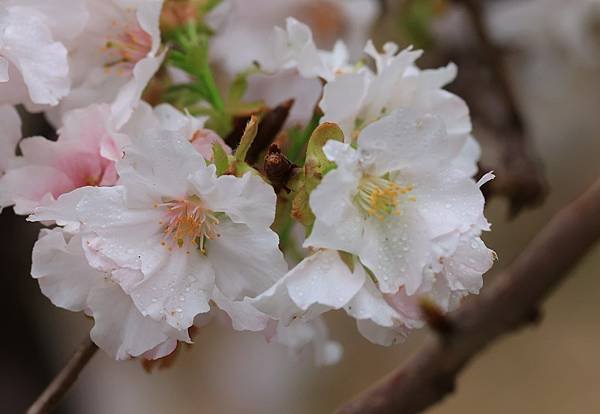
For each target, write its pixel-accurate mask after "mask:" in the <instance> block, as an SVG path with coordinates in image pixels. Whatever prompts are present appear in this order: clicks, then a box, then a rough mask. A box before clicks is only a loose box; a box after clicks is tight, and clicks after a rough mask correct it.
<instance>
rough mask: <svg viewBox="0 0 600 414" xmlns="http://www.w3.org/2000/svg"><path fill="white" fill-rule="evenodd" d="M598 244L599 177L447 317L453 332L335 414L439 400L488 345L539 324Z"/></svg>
mask: <svg viewBox="0 0 600 414" xmlns="http://www.w3.org/2000/svg"><path fill="white" fill-rule="evenodd" d="M599 239H600V179H598V180H597V181H596V183H595V184H594V185H593V186H592V187H591V188H590V189H589V190H588V191H587V192H586V193H584V194H583V195H582V196H581V197H580V198H579V199H577V200H576V201H574V202H573V203H572V204H570V205H569V206H567V207H565V208H564V209H563V210H562V211H560V212H559V213H558V214H557V215H556V216H555V217H554V218H553V219H552V220H551V221H550V223H549V224H548V225H547V226H546V227H545V228H544V229H543V230H542V231H541V232H540V233H539V235H538V236H537V237H536V238H535V239H534V240H533V241H532V242H531V243H530V244H529V246H528V247H527V248H526V249H525V250H524V251H523V253H522V254H521V255H520V256H519V257H518V258H517V259H516V260H515V262H514V263H513V264H512V265H511V266H510V267H509V268H508V269H507V270H506V271H504V272H503V273H501V274H499V275H498V276H497V278H496V279H495V283H494V284H493V285H492V286H491V287H490V288H489V289H487V290H484V292H483V293H482V294H481V295H480V296H479V297H477V298H474V300H472V301H470V302H467V303H465V304H464V305H463V306H462V307H460V308H459V309H458V310H457V311H456V312H453V313H451V314H450V315H448V323H449V324H450V325H451V326H452V327H453V330H452V332H451V333H450V334H448V335H445V336H444V338H443V339H442V338H441V337H440V336H434V337H432V338H430V339H429V340H428V341H427V342H426V343H425V345H424V346H423V347H422V348H421V349H420V350H419V351H418V352H417V353H416V354H415V355H413V356H412V358H410V359H409V360H408V361H407V363H406V364H405V365H404V366H403V367H400V368H399V369H397V370H396V371H394V372H392V373H391V374H390V375H389V376H388V377H387V378H385V379H383V380H382V381H381V382H380V383H379V384H376V385H374V386H373V387H372V388H371V389H369V390H367V391H366V392H364V393H363V394H362V395H360V396H359V397H358V398H356V399H355V400H354V401H352V402H350V403H348V404H347V405H345V406H344V407H342V408H341V409H340V410H339V412H338V413H339V414H358V413H360V414H385V413H402V414H411V413H417V412H421V411H423V410H424V409H426V408H427V407H429V406H431V405H433V404H435V403H436V402H438V401H440V400H441V399H443V398H444V397H445V396H446V395H447V394H448V393H450V392H452V391H453V390H454V385H455V379H456V376H457V375H458V373H459V372H460V371H461V370H462V368H463V367H464V366H465V364H467V362H469V361H470V360H471V359H472V358H473V357H474V356H475V355H477V354H478V353H479V352H480V351H481V350H482V349H483V348H484V347H485V346H487V345H489V344H490V343H491V342H492V341H494V340H495V339H497V338H498V337H500V336H501V335H503V334H506V333H509V332H512V331H513V330H516V329H517V328H519V327H521V326H523V325H525V324H527V323H531V322H534V321H536V320H537V318H538V315H539V306H540V303H541V302H542V300H543V299H544V298H545V297H546V296H548V295H549V294H550V292H551V291H552V290H553V289H554V288H555V287H556V286H557V285H558V284H559V282H560V281H561V280H562V279H564V278H566V277H567V276H568V271H569V270H570V269H571V268H572V267H573V266H574V265H575V264H576V263H577V262H578V261H579V260H580V259H581V258H582V257H583V256H584V255H585V254H586V253H587V251H588V250H590V248H591V247H592V246H593V245H594V244H595V243H596V242H598V240H599Z"/></svg>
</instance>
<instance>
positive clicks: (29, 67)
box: [0, 5, 70, 105]
mask: <svg viewBox="0 0 600 414" xmlns="http://www.w3.org/2000/svg"><path fill="white" fill-rule="evenodd" d="M0 26H3V30H2V37H1V39H0V44H1V45H2V46H0V53H2V55H3V56H4V57H5V58H7V59H8V60H9V61H11V62H12V64H13V65H15V67H16V68H18V70H19V72H20V73H21V75H22V77H23V80H24V81H25V84H26V85H27V89H28V91H29V96H30V98H31V100H32V101H33V102H34V103H38V104H49V105H56V104H57V103H58V101H59V99H60V98H62V97H64V96H65V95H67V93H68V92H69V88H70V79H69V66H68V62H67V49H66V48H65V46H64V45H63V44H62V43H59V42H55V41H54V40H53V37H52V33H51V31H50V29H49V27H48V25H47V19H46V16H44V15H43V14H42V13H40V12H39V11H37V10H36V9H34V8H30V7H21V6H17V5H15V6H10V7H7V8H6V9H5V10H3V11H2V13H0ZM12 81H16V79H13V80H11V81H9V82H12ZM0 99H1V98H0ZM7 103H19V102H7Z"/></svg>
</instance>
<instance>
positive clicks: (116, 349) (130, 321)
mask: <svg viewBox="0 0 600 414" xmlns="http://www.w3.org/2000/svg"><path fill="white" fill-rule="evenodd" d="M31 274H32V276H33V277H34V278H35V279H37V280H38V281H39V284H40V288H41V290H42V292H43V293H44V295H46V296H47V297H48V298H49V299H50V300H51V301H52V303H53V304H54V305H56V306H59V307H61V308H65V309H68V310H71V311H85V313H86V314H88V315H90V316H91V317H92V318H94V322H95V323H94V327H93V328H92V330H91V332H90V336H91V338H92V340H93V341H94V342H95V343H96V344H97V345H98V346H99V347H100V348H102V349H103V350H104V351H106V352H107V353H108V354H109V355H110V356H111V357H113V358H115V359H127V358H129V357H137V356H141V355H145V356H149V355H152V357H153V358H160V357H163V356H165V355H168V354H169V353H171V352H172V351H173V350H174V349H175V345H176V344H177V341H178V340H181V341H190V338H189V336H188V334H187V331H185V330H182V331H177V330H175V329H173V328H172V327H170V326H168V325H167V324H166V323H164V322H160V321H155V320H153V319H151V318H149V317H145V316H143V315H142V314H141V313H140V311H139V310H138V309H137V308H136V307H135V305H134V303H133V301H132V300H131V297H130V296H128V295H127V294H126V293H125V292H124V291H123V289H122V288H121V287H119V285H118V284H117V283H115V282H114V281H113V280H112V278H111V274H110V272H102V271H98V270H95V269H93V268H92V267H90V265H89V264H88V262H87V260H86V257H85V255H84V251H83V249H82V245H81V237H80V236H78V235H75V236H72V235H69V234H68V233H65V232H64V231H62V230H61V229H60V228H56V229H54V230H43V231H42V233H41V235H40V239H39V240H38V241H37V242H36V244H35V246H34V248H33V264H32V270H31Z"/></svg>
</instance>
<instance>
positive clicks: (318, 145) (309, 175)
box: [288, 122, 344, 230]
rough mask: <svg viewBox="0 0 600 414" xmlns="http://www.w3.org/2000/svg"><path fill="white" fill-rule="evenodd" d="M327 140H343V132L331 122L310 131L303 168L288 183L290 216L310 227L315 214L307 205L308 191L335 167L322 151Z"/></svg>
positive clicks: (308, 228) (310, 191)
mask: <svg viewBox="0 0 600 414" xmlns="http://www.w3.org/2000/svg"><path fill="white" fill-rule="evenodd" d="M329 140H335V141H340V142H343V141H344V133H343V132H342V130H341V129H340V127H339V126H337V125H336V124H333V123H329V122H326V123H323V124H321V125H319V126H318V127H317V128H316V129H315V130H314V132H313V133H312V135H311V137H310V139H309V141H308V145H307V149H306V161H305V163H304V168H303V170H302V172H301V173H300V174H298V176H297V177H295V179H294V180H292V181H291V182H290V183H289V184H288V185H289V186H290V188H292V189H293V190H295V193H296V194H295V196H294V200H293V201H292V216H293V217H294V218H295V219H296V220H298V221H299V222H300V223H302V224H304V225H305V226H306V227H307V230H310V228H312V225H313V223H314V221H315V216H314V214H313V212H312V211H311V209H310V206H309V198H310V193H312V191H313V190H314V189H315V188H316V187H317V185H319V183H320V182H321V180H322V178H323V176H324V175H325V174H327V173H328V172H329V171H331V170H332V169H334V168H336V165H335V163H334V162H332V161H329V160H328V159H327V157H326V156H325V153H324V152H323V146H324V145H325V143H326V142H327V141H329Z"/></svg>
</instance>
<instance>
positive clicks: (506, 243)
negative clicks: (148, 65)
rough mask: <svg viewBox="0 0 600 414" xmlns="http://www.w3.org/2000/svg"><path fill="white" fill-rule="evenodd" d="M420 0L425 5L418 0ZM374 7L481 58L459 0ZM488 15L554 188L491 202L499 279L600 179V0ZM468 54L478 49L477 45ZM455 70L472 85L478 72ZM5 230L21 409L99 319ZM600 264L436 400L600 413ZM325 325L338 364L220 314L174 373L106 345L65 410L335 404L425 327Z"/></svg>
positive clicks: (274, 409) (461, 406)
mask: <svg viewBox="0 0 600 414" xmlns="http://www.w3.org/2000/svg"><path fill="white" fill-rule="evenodd" d="M348 1H349V2H351V1H352V0H348ZM305 3H307V4H308V3H310V8H308V6H307V8H304V9H302V13H299V17H300V18H304V19H305V21H307V23H310V24H311V25H313V28H314V30H315V33H316V35H317V37H318V36H319V33H320V32H322V33H323V38H322V39H320V40H321V41H322V42H324V43H327V42H329V41H330V39H328V38H327V37H328V33H329V34H330V30H329V29H331V25H332V24H333V23H336V24H339V22H332V21H329V20H327V15H328V13H329V12H330V11H331V10H332V9H331V8H332V7H334V6H335V4H333V3H332V2H329V1H325V0H311V1H307V2H305ZM410 3H420V4H418V5H417V6H416V8H415V7H414V4H412V6H413V7H410V6H411V4H410ZM378 4H379V6H381V9H380V15H379V17H378V18H377V19H376V21H375V23H374V24H373V25H372V26H373V27H372V29H371V30H372V33H371V35H372V36H373V38H374V39H375V40H376V41H377V42H376V43H378V44H379V45H381V44H382V40H394V41H396V42H398V43H400V44H403V45H406V44H409V43H416V44H417V45H418V46H420V47H425V48H426V49H428V50H429V51H430V53H431V54H432V55H434V56H442V57H445V56H448V54H447V53H440V50H445V51H446V52H447V50H449V49H448V48H450V49H452V48H458V49H460V51H461V53H460V55H461V56H462V59H467V60H468V59H469V56H471V55H470V53H469V48H470V47H471V46H470V45H472V44H473V43H474V39H473V35H472V31H471V30H470V24H469V21H468V19H466V18H465V14H464V12H463V11H462V10H461V8H460V7H459V6H455V5H453V4H451V3H450V2H448V1H438V0H416V1H415V0H407V1H389V2H387V3H386V2H378ZM324 10H327V13H325V12H324ZM415 10H416V11H415ZM486 15H487V22H488V24H489V27H490V28H491V29H492V33H493V35H494V39H495V42H496V43H497V44H499V45H500V46H502V48H503V50H504V51H505V54H506V59H507V62H508V67H509V72H510V76H511V80H512V84H513V87H514V90H515V94H516V95H517V98H518V102H519V105H520V108H521V109H522V111H523V114H524V116H525V120H526V124H527V127H528V131H529V135H530V137H531V139H532V141H533V143H534V145H535V148H536V150H537V153H538V154H539V156H540V158H541V160H542V162H543V164H544V166H545V173H546V177H547V180H548V183H549V186H550V193H549V195H548V197H547V199H546V201H545V203H544V204H543V205H542V206H540V207H539V208H536V209H532V210H525V211H523V212H522V213H521V214H520V215H519V216H518V217H517V218H515V219H509V218H508V205H507V201H506V200H504V199H501V198H494V199H492V200H491V201H490V202H489V203H488V207H487V216H488V218H489V220H490V221H491V222H492V223H493V231H492V232H491V233H489V234H486V235H485V239H486V242H487V244H488V245H489V246H491V247H492V248H493V249H495V250H496V252H497V253H498V256H499V261H498V262H497V264H496V266H495V267H494V269H493V270H492V272H490V273H489V274H488V275H487V276H486V277H487V283H488V285H489V283H491V282H492V281H493V279H494V277H495V275H496V274H497V273H498V272H499V270H501V269H502V268H503V267H505V266H507V265H508V264H510V263H511V261H512V259H513V258H514V257H515V256H516V255H517V254H519V252H520V251H521V250H522V249H523V247H524V246H525V245H526V244H527V242H528V241H529V240H530V239H531V238H532V237H533V236H534V235H535V234H536V232H537V231H538V230H539V229H540V228H541V227H542V226H543V225H544V224H545V223H546V222H547V221H548V219H549V218H550V217H551V216H552V215H553V214H554V213H555V212H556V211H557V210H558V209H559V208H560V207H561V206H563V205H564V204H565V203H567V202H569V201H570V200H572V199H573V198H574V197H575V196H577V195H578V194H579V193H580V192H581V191H583V190H584V189H585V188H586V187H587V186H589V185H590V184H591V183H592V182H593V181H594V180H595V179H596V178H597V177H599V176H600V116H599V114H600V1H592V0H516V1H509V0H495V1H489V2H486ZM279 23H280V24H281V23H283V20H282V21H281V22H279ZM342 24H343V22H342ZM444 48H445V49H444ZM472 55H473V56H472V58H473V60H477V56H476V52H475V51H473V53H472ZM465 56H466V58H465ZM437 63H438V64H439V62H437ZM442 63H445V62H442ZM459 63H460V62H459ZM466 64H467V65H468V61H467V63H466ZM459 70H460V67H459ZM460 76H463V79H462V81H461V82H462V84H467V85H469V81H470V80H469V79H470V78H468V77H467V78H466V79H465V78H464V76H465V75H464V74H461V75H459V77H460ZM467 87H468V86H467ZM473 88H477V85H473ZM0 127H1V126H0ZM24 128H25V129H26V131H25V136H29V135H32V134H35V133H44V132H46V133H47V131H43V129H44V128H45V127H44V124H43V123H41V122H40V119H39V117H35V116H32V117H30V118H28V121H26V122H25V126H24ZM475 135H476V136H477V130H475ZM493 150H494V149H493V148H487V147H486V146H485V145H484V148H483V151H484V154H483V158H484V160H485V159H486V157H489V158H493V156H494V154H493ZM598 214H600V212H598ZM0 231H1V235H2V237H1V241H0V243H1V244H0V246H1V248H0V263H1V265H2V279H3V288H2V300H0V312H1V314H2V315H4V320H5V324H4V325H3V326H4V329H3V339H2V341H0V412H1V413H13V412H15V413H17V412H22V411H23V410H24V409H25V407H26V406H27V405H28V403H30V402H31V401H33V399H34V398H35V397H36V395H37V394H38V393H39V392H41V390H42V389H43V388H44V386H45V385H46V383H47V382H48V381H49V380H50V379H51V378H52V375H53V374H54V373H55V372H57V371H58V370H59V369H60V367H61V366H62V365H63V364H64V362H65V361H66V359H67V358H68V357H69V355H70V353H71V352H72V351H73V350H74V348H75V347H76V345H77V344H78V343H79V342H80V341H81V340H82V338H84V337H85V335H87V333H88V331H89V329H90V326H91V322H90V321H89V320H87V319H86V318H85V317H84V316H83V315H82V314H74V313H70V312H67V311H64V310H60V309H58V308H56V307H54V306H53V305H52V304H51V303H50V302H49V301H48V300H47V299H46V298H45V297H44V296H43V295H42V294H41V293H40V291H39V288H38V286H37V283H36V282H35V281H33V280H32V279H31V278H30V277H29V267H30V256H29V255H30V252H31V247H32V245H33V243H34V240H35V238H36V237H37V232H38V228H37V227H36V226H35V225H32V224H30V223H26V222H25V220H24V219H23V218H22V217H15V216H14V215H13V214H12V212H11V211H9V210H5V211H4V212H3V213H2V215H0ZM598 269H600V246H598V247H597V248H596V249H595V250H594V251H593V252H592V253H591V254H590V255H588V257H587V258H586V259H585V260H584V261H582V262H581V263H580V264H579V266H578V267H577V268H576V269H575V270H574V271H573V274H572V275H571V276H570V278H569V279H567V281H566V282H565V283H564V284H563V285H562V286H561V288H560V289H559V290H558V291H557V292H556V293H555V294H554V295H553V296H552V297H551V298H550V300H549V301H548V302H547V303H546V304H545V305H544V307H543V319H542V321H541V323H540V324H539V325H538V326H536V327H529V328H527V329H525V330H523V331H520V332H519V333H516V334H513V335H510V336H508V337H505V338H503V339H502V340H501V341H498V342H497V343H495V344H494V345H493V346H492V347H490V348H489V349H487V350H486V351H485V352H483V353H482V354H481V355H479V356H478V357H477V358H476V359H475V361H474V362H473V363H471V364H470V365H469V366H468V367H467V368H466V370H465V371H464V372H463V374H462V375H461V376H460V378H459V381H458V387H457V392H456V393H455V394H454V395H452V396H451V397H449V398H447V399H446V400H445V401H444V402H443V403H441V404H439V405H437V406H436V407H434V408H432V409H431V410H430V411H429V412H431V413H434V414H454V413H461V414H469V413H474V414H479V413H486V414H495V413H498V414H504V413H543V414H555V413H557V414H558V413H597V412H600V352H599V350H600V271H599V270H598ZM484 289H485V287H484ZM327 321H328V322H329V325H330V328H331V335H332V337H333V338H335V339H336V340H339V341H340V342H341V343H342V344H343V346H344V351H345V353H344V358H343V359H342V361H341V362H340V363H339V364H338V365H335V366H332V367H324V368H318V367H315V366H314V365H313V362H312V359H311V358H310V356H304V357H301V358H297V357H295V356H293V355H290V354H288V352H287V351H286V350H285V349H283V348H281V347H278V346H276V345H268V344H266V343H265V341H264V339H263V338H262V337H260V336H258V335H254V334H251V333H234V332H233V331H231V329H229V328H228V327H227V324H226V323H225V322H223V323H212V324H210V325H209V326H208V327H206V328H202V329H201V330H200V332H199V333H198V335H197V336H196V338H195V344H194V346H193V347H190V348H189V349H185V350H183V352H181V353H180V354H179V355H178V358H177V359H176V361H175V362H174V364H173V366H171V367H170V368H168V369H163V370H155V371H153V372H152V373H147V372H146V371H144V369H143V368H142V366H141V363H140V362H139V361H128V362H115V361H113V360H111V359H110V358H109V357H107V356H106V355H104V354H103V353H102V352H99V353H98V354H97V355H96V356H95V357H94V359H93V360H92V362H91V363H90V364H89V366H88V367H86V369H85V370H84V372H83V374H82V376H81V378H80V380H79V381H78V382H77V384H76V385H75V387H74V388H73V390H72V391H71V392H70V393H69V394H68V397H67V398H66V400H65V401H64V402H63V403H62V405H61V406H60V409H59V412H60V413H64V414H69V413H86V414H108V413H145V414H155V413H156V414H159V413H223V414H234V413H235V414H237V413H245V414H265V413H267V414H270V413H277V414H279V413H282V414H284V413H285V414H306V413H311V414H312V413H316V414H318V413H329V412H331V411H332V410H333V409H334V408H335V407H337V406H339V405H340V404H341V403H342V402H344V401H346V400H347V399H349V398H350V397H352V396H353V395H355V394H356V393H357V392H359V391H360V390H362V389H364V388H365V387H366V386H368V385H369V384H371V383H372V382H374V381H375V380H377V379H378V378H380V377H381V376H383V375H384V374H386V373H387V372H389V371H390V370H391V369H393V368H394V367H396V366H398V365H399V364H401V363H402V361H403V360H405V359H406V358H407V357H408V356H409V355H411V354H412V353H413V352H414V351H415V350H416V349H417V348H418V347H419V346H420V345H421V344H422V343H423V339H424V335H426V334H427V332H425V331H422V332H415V333H414V334H413V335H411V336H410V337H409V339H408V340H407V341H406V343H404V344H401V345H397V346H394V347H391V348H383V347H380V346H377V345H373V344H371V343H369V342H368V341H366V340H365V339H363V338H362V337H361V336H360V335H359V334H358V333H357V331H356V329H355V326H354V323H353V321H352V320H351V319H349V318H348V317H346V316H345V315H342V314H331V315H328V317H327Z"/></svg>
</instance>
